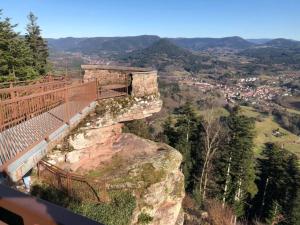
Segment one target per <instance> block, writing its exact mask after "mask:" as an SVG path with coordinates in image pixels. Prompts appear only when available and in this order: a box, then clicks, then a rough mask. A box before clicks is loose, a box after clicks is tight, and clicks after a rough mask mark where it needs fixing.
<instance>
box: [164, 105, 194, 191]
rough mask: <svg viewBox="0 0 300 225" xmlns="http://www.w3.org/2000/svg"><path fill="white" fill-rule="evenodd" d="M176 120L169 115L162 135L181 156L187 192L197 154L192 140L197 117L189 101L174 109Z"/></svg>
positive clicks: (189, 189) (192, 180) (190, 184)
mask: <svg viewBox="0 0 300 225" xmlns="http://www.w3.org/2000/svg"><path fill="white" fill-rule="evenodd" d="M175 113H176V114H177V115H176V122H175V124H174V122H173V121H172V118H171V117H169V118H168V119H167V121H166V122H165V124H164V135H166V136H167V139H168V144H169V145H171V146H172V147H174V148H176V149H177V150H178V151H180V153H181V154H182V156H183V163H182V170H183V173H184V176H185V187H186V190H187V191H188V192H190V191H191V190H192V189H193V186H194V178H193V177H194V166H195V162H196V158H197V156H196V155H195V153H194V152H193V149H194V148H193V142H194V140H195V134H196V133H197V126H198V119H197V117H196V114H195V112H194V109H193V107H192V105H191V103H189V102H187V103H186V104H185V105H183V106H182V107H179V108H177V109H176V110H175Z"/></svg>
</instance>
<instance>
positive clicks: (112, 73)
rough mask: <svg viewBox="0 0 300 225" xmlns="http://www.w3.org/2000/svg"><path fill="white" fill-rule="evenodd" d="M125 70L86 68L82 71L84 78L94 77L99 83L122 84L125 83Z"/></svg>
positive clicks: (86, 79)
mask: <svg viewBox="0 0 300 225" xmlns="http://www.w3.org/2000/svg"><path fill="white" fill-rule="evenodd" d="M126 76H127V71H118V70H106V69H87V70H85V72H84V80H85V81H88V80H91V79H94V78H96V79H97V80H98V84H99V85H109V84H124V83H126Z"/></svg>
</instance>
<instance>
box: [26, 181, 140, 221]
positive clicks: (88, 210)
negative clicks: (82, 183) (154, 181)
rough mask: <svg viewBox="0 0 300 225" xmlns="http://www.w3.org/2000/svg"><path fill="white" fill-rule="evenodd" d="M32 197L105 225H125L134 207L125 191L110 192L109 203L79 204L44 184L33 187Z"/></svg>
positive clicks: (132, 199) (131, 199) (133, 200)
mask: <svg viewBox="0 0 300 225" xmlns="http://www.w3.org/2000/svg"><path fill="white" fill-rule="evenodd" d="M32 195H35V196H37V197H39V198H42V199H44V200H47V201H50V202H52V203H55V204H57V205H60V206H63V207H65V208H68V209H70V210H71V211H73V212H75V213H77V214H80V215H83V216H86V217H88V218H90V219H92V220H95V221H97V222H101V223H103V224H105V225H127V224H129V223H130V221H131V217H132V213H133V210H134V209H135V207H136V199H135V197H134V196H133V195H132V194H131V193H130V192H127V191H112V192H110V193H109V195H110V198H111V202H110V203H98V204H97V203H90V202H80V201H78V200H76V199H73V198H70V197H68V196H67V195H66V194H65V193H64V192H62V191H59V190H57V189H54V188H52V187H50V186H48V185H45V184H38V185H34V186H33V188H32Z"/></svg>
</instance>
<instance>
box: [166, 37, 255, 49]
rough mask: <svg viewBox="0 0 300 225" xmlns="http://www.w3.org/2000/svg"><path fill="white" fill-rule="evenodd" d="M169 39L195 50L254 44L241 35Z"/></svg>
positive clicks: (244, 47) (232, 47) (233, 47)
mask: <svg viewBox="0 0 300 225" xmlns="http://www.w3.org/2000/svg"><path fill="white" fill-rule="evenodd" d="M169 40H170V41H171V42H172V43H174V44H176V45H178V46H180V47H183V48H187V49H190V50H194V51H199V50H205V49H208V48H231V49H246V48H249V47H251V46H253V45H254V44H253V43H251V42H249V41H247V40H245V39H243V38H241V37H225V38H169Z"/></svg>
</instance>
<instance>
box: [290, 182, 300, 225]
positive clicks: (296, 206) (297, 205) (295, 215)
mask: <svg viewBox="0 0 300 225" xmlns="http://www.w3.org/2000/svg"><path fill="white" fill-rule="evenodd" d="M291 224H292V225H300V187H298V191H297V197H296V198H295V199H294V201H293V209H292V213H291Z"/></svg>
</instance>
